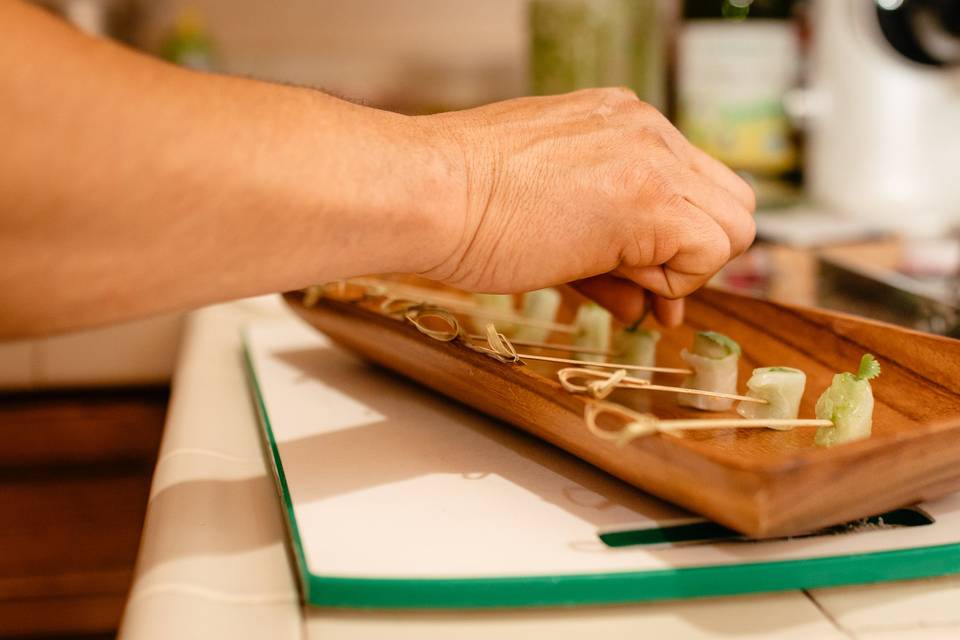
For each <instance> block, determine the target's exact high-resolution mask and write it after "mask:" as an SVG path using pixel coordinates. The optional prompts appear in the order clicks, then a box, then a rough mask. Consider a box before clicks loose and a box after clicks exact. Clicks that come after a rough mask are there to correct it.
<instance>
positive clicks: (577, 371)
mask: <svg viewBox="0 0 960 640" xmlns="http://www.w3.org/2000/svg"><path fill="white" fill-rule="evenodd" d="M557 378H559V380H560V384H561V386H563V388H564V389H566V390H567V391H569V392H570V393H589V394H590V395H591V396H593V397H594V398H596V399H598V400H602V399H603V398H605V397H607V396H608V395H610V394H611V393H612V392H613V390H614V389H640V390H643V391H669V392H672V393H684V394H688V395H694V396H709V397H711V398H726V399H728V400H740V401H741V402H755V403H757V404H768V402H767V401H766V400H763V399H761V398H754V397H753V396H741V395H737V394H735V393H722V392H720V391H707V390H705V389H688V388H686V387H670V386H666V385H660V384H651V383H650V382H648V381H647V380H641V379H640V378H631V377H629V376H627V372H626V370H625V369H620V370H619V371H615V372H613V373H607V372H606V371H595V370H593V369H586V368H582V367H566V368H564V369H560V371H558V372H557ZM582 378H595V379H594V380H591V381H589V382H587V383H586V384H577V383H575V382H574V380H577V379H582Z"/></svg>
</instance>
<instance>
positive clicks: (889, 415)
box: [286, 290, 960, 537]
mask: <svg viewBox="0 0 960 640" xmlns="http://www.w3.org/2000/svg"><path fill="white" fill-rule="evenodd" d="M300 298H301V296H300V294H298V293H289V294H286V300H287V302H288V303H289V304H290V305H291V306H292V308H293V309H294V310H295V311H296V312H297V313H298V314H299V315H300V316H301V317H303V318H304V319H305V320H306V321H307V322H309V323H310V324H312V325H313V326H314V327H316V328H318V329H320V330H321V331H323V332H324V333H326V334H327V335H329V336H330V337H331V338H332V339H334V340H335V341H336V342H338V343H340V344H342V345H344V346H345V347H347V348H348V349H350V350H352V351H354V352H356V353H358V354H360V355H361V356H364V357H366V358H368V359H370V360H373V361H375V362H377V363H379V364H381V365H383V366H385V367H387V368H390V369H392V370H394V371H397V372H399V373H401V374H403V375H405V376H408V377H410V378H412V379H414V380H416V381H418V382H420V383H421V384H424V385H426V386H428V387H430V388H432V389H435V390H437V391H439V392H441V393H444V394H446V395H448V396H450V397H452V398H454V399H456V400H459V401H460V402H463V403H465V404H467V405H470V406H472V407H474V408H476V409H479V410H481V411H483V412H485V413H488V414H490V415H492V416H495V417H497V418H500V419H502V420H504V421H506V422H509V423H510V424H513V425H515V426H517V427H520V428H522V429H525V430H527V431H529V432H530V433H533V434H534V435H536V436H539V437H541V438H543V439H544V440H547V441H548V442H551V443H553V444H555V445H557V446H559V447H561V448H563V449H565V450H567V451H569V452H571V453H573V454H574V455H576V456H579V457H581V458H583V459H584V460H587V461H588V462H590V463H592V464H594V465H596V466H597V467H599V468H601V469H604V470H605V471H607V472H609V473H611V474H613V475H615V476H617V477H619V478H621V479H623V480H625V481H627V482H629V483H631V484H633V485H635V486H637V487H638V488H641V489H643V490H645V491H648V492H650V493H652V494H655V495H657V496H659V497H661V498H665V499H667V500H670V501H672V502H675V503H677V504H679V505H682V506H684V507H686V508H688V509H690V510H692V511H695V512H698V513H701V514H703V515H704V516H707V517H709V518H711V519H713V520H715V521H717V522H720V523H722V524H725V525H727V526H730V527H732V528H734V529H737V530H739V531H742V532H744V533H746V534H748V535H752V536H756V537H767V536H780V535H790V534H796V533H801V532H804V531H809V530H811V529H815V528H818V527H821V526H826V525H832V524H838V523H841V522H845V521H848V520H851V519H854V518H858V517H862V516H867V515H872V514H875V513H878V512H881V511H884V510H887V509H892V508H896V507H899V506H902V505H905V504H908V503H911V502H915V501H919V500H924V499H930V498H932V497H935V496H937V495H942V494H944V493H946V492H948V491H951V490H954V489H956V488H960V376H958V375H957V374H958V372H960V341H957V340H951V339H948V338H942V337H939V336H932V335H927V334H921V333H917V332H913V331H909V330H906V329H902V328H899V327H895V326H892V325H887V324H883V323H878V322H873V321H869V320H864V319H861V318H855V317H852V316H847V315H843V314H837V313H832V312H826V311H821V310H815V309H807V308H800V307H792V306H786V305H781V304H777V303H773V302H767V301H762V300H756V299H752V298H746V297H743V296H740V295H736V294H731V293H726V292H722V291H718V290H704V291H701V292H699V293H697V294H696V295H694V296H693V297H691V298H689V299H688V303H687V322H686V324H685V325H684V326H683V327H680V328H677V329H671V330H667V331H664V332H663V333H664V337H663V339H662V340H661V342H660V345H659V348H658V364H659V365H662V366H668V367H679V366H683V362H682V361H681V359H680V350H681V349H682V348H683V347H689V345H690V344H691V343H692V340H693V334H694V333H695V331H697V330H701V329H711V330H714V331H720V332H722V333H725V334H727V335H729V336H730V337H732V338H733V339H735V340H737V341H738V342H739V343H740V344H741V346H742V347H743V357H742V358H741V362H740V386H741V388H742V387H743V386H744V382H745V381H746V379H747V378H748V377H749V375H750V372H751V371H752V369H753V368H755V367H759V366H774V365H781V366H791V367H797V368H799V369H802V370H803V371H805V372H806V373H807V391H806V393H805V395H804V399H803V403H802V405H801V411H800V417H813V415H814V410H813V408H814V404H815V403H816V399H817V397H818V396H819V395H820V393H821V392H822V391H823V389H825V388H826V387H827V386H828V385H829V384H830V380H831V378H832V376H833V375H834V374H835V373H836V372H838V371H851V370H855V369H856V367H857V365H858V363H859V359H860V357H861V355H862V354H863V353H864V352H870V353H873V354H874V355H875V356H876V357H877V359H878V360H879V361H880V363H881V365H882V366H883V374H882V375H881V376H880V378H879V379H878V380H876V381H875V384H874V394H875V397H876V408H875V412H874V429H873V436H872V437H871V438H870V439H868V440H864V441H860V442H854V443H849V444H845V445H842V446H839V447H835V448H833V449H821V448H817V447H815V446H814V444H813V437H814V430H813V429H795V430H793V431H789V432H781V431H773V430H765V429H736V430H707V431H698V432H689V433H685V434H682V435H679V436H678V435H666V434H660V435H654V436H650V437H646V438H642V439H638V440H635V441H633V442H632V443H630V444H629V445H627V446H626V447H622V448H617V447H616V446H614V445H613V444H611V443H610V442H607V441H604V440H600V439H598V438H596V437H595V436H593V435H591V434H590V433H589V432H588V431H587V430H586V428H585V427H584V423H583V410H584V406H585V403H586V402H590V400H588V399H587V398H585V397H582V396H575V395H571V394H568V393H566V392H565V391H563V390H562V389H561V388H560V386H559V384H558V382H557V381H556V376H555V371H556V369H557V367H553V366H551V365H546V364H543V363H538V364H536V365H529V366H525V365H518V364H502V363H500V362H497V361H496V360H494V359H492V358H489V357H487V356H484V355H482V354H479V353H477V352H475V351H472V350H470V349H468V348H466V347H464V346H463V345H461V344H457V343H442V342H438V341H436V340H431V339H430V338H427V337H426V336H423V335H422V334H420V333H419V332H418V331H416V329H414V328H413V327H412V326H410V325H408V324H404V323H401V322H399V321H396V320H393V319H391V318H388V317H385V316H383V315H381V314H379V313H377V312H376V311H374V310H373V308H372V306H371V305H365V304H364V303H350V302H338V301H336V300H332V299H323V300H322V301H321V302H320V303H319V304H318V305H317V306H315V307H313V308H305V307H304V306H303V305H302V304H300ZM573 304H575V301H568V302H567V307H566V309H565V310H563V313H562V315H561V320H562V319H563V318H564V317H569V316H570V315H571V313H572V307H573ZM558 338H559V336H558ZM656 379H657V380H658V381H662V382H664V383H676V382H677V381H678V378H677V377H676V376H673V377H671V376H665V375H661V374H657V377H656ZM611 399H612V400H614V401H616V402H621V403H623V404H626V405H628V406H632V407H633V408H636V409H638V410H642V411H651V412H652V413H654V414H656V415H657V416H659V417H661V418H695V417H705V416H711V417H713V416H725V415H726V416H735V414H733V413H710V414H706V413H701V412H697V411H695V410H692V409H686V408H683V407H680V406H678V405H677V404H676V400H675V396H674V395H673V394H666V393H651V392H640V391H625V390H624V391H617V392H616V393H615V394H614V395H613V396H612V397H611Z"/></svg>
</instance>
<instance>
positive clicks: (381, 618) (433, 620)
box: [306, 592, 846, 640]
mask: <svg viewBox="0 0 960 640" xmlns="http://www.w3.org/2000/svg"><path fill="white" fill-rule="evenodd" d="M306 620H307V627H306V637H307V638H310V639H313V638H317V639H320V638H338V639H340V640H368V639H371V640H372V639H373V638H386V637H389V638H391V640H408V639H409V640H432V639H434V638H436V639H438V640H439V639H441V638H442V639H443V640H480V639H484V640H486V639H488V638H511V639H513V638H550V639H551V640H585V639H589V638H604V639H607V638H624V639H628V638H629V639H630V640H636V639H637V638H684V639H690V640H697V639H705V638H748V639H749V638H757V639H761V638H762V639H763V640H786V639H792V638H797V639H798V640H800V639H802V640H808V639H810V638H817V639H822V640H832V639H838V640H840V639H845V638H846V636H845V635H843V634H842V633H840V632H839V631H838V630H837V629H836V628H835V627H834V626H833V625H832V624H831V623H830V622H829V621H828V620H827V619H826V618H825V617H824V616H823V615H822V614H821V613H820V611H819V610H818V609H817V608H816V607H815V606H814V605H813V603H812V602H810V600H809V599H808V598H806V597H805V596H804V595H803V594H802V593H800V592H789V593H780V594H768V595H760V596H750V597H736V598H711V599H704V600H685V601H671V602H660V603H646V604H638V605H630V606H617V607H575V608H560V609H534V610H498V611H473V612H471V611H446V612H443V611H441V612H411V611H399V612H363V611H346V610H337V611H334V610H312V611H308V612H307V617H306Z"/></svg>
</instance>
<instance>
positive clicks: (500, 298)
mask: <svg viewBox="0 0 960 640" xmlns="http://www.w3.org/2000/svg"><path fill="white" fill-rule="evenodd" d="M473 301H474V302H475V303H476V305H477V306H478V307H480V309H481V311H488V312H490V315H487V314H484V313H478V314H476V315H471V316H470V324H471V325H472V326H473V329H474V331H475V332H476V333H485V332H486V328H487V325H488V324H490V323H491V322H492V323H493V324H494V326H496V328H497V331H499V332H500V333H502V334H504V335H510V334H511V333H513V330H514V329H515V328H516V327H515V326H514V324H513V322H510V321H509V320H504V319H503V318H504V317H510V316H514V315H516V311H514V309H513V296H511V295H506V294H498V293H475V294H473Z"/></svg>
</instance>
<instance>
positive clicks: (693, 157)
mask: <svg viewBox="0 0 960 640" xmlns="http://www.w3.org/2000/svg"><path fill="white" fill-rule="evenodd" d="M661 137H662V138H663V142H664V144H666V146H667V148H668V149H670V151H671V152H672V153H673V154H674V155H675V156H676V157H677V158H678V159H679V160H682V161H683V162H684V163H685V164H687V165H689V166H690V168H691V169H693V170H694V171H695V172H697V173H698V174H700V175H701V176H703V177H704V178H706V179H707V180H709V181H710V182H712V183H713V184H714V185H716V186H717V187H719V188H721V189H723V190H725V191H727V192H728V193H730V195H731V196H733V197H734V198H735V199H736V200H737V201H738V202H739V203H740V204H741V205H743V207H744V208H745V209H746V210H747V211H748V212H750V213H753V212H754V211H755V210H756V208H757V197H756V194H754V192H753V189H752V188H751V187H750V185H749V184H747V182H746V181H745V180H744V179H743V178H741V177H740V176H738V175H737V174H736V173H734V172H733V171H732V170H731V169H730V168H729V167H728V166H727V165H725V164H723V163H722V162H720V161H719V160H717V159H716V158H714V157H713V156H711V155H710V154H708V153H707V152H705V151H703V150H702V149H700V148H699V147H696V146H694V145H693V143H691V142H690V141H689V140H687V139H686V138H685V137H684V135H683V134H682V133H680V131H678V130H677V129H676V127H674V126H672V125H668V126H667V127H665V128H664V129H663V130H662V131H661Z"/></svg>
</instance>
